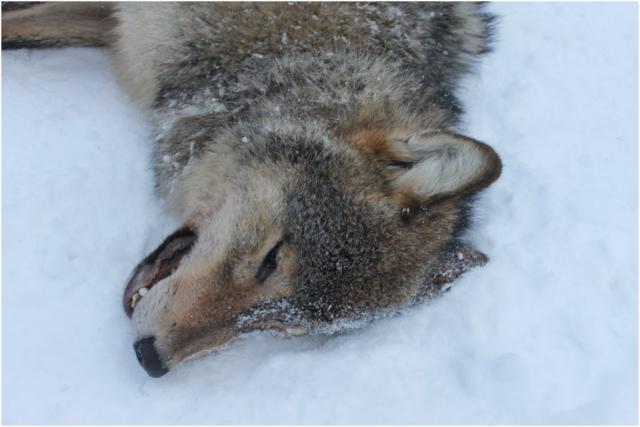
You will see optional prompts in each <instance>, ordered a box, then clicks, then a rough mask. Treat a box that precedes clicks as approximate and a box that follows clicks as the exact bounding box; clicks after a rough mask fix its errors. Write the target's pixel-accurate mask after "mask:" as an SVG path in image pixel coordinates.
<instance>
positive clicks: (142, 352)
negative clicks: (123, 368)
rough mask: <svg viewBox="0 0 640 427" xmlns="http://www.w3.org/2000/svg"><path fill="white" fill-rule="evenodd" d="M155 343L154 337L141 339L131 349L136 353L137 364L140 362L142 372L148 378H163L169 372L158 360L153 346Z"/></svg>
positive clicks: (158, 356)
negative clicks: (146, 374) (144, 372)
mask: <svg viewBox="0 0 640 427" xmlns="http://www.w3.org/2000/svg"><path fill="white" fill-rule="evenodd" d="M155 341H156V338H155V337H147V338H143V339H141V340H139V341H137V342H136V343H135V344H134V345H133V349H134V350H135V352H136V357H137V358H138V362H140V364H141V365H142V367H143V368H144V370H145V371H147V373H148V374H149V375H150V376H152V377H154V378H157V377H161V376H163V375H164V374H166V373H167V372H169V370H168V369H167V368H166V367H165V366H164V364H163V363H162V360H161V359H160V355H159V354H158V350H156V346H155V345H154V343H155Z"/></svg>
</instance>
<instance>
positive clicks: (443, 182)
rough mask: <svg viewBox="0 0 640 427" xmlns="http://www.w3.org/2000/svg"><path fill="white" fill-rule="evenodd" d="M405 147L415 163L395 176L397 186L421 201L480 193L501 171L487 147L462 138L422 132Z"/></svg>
mask: <svg viewBox="0 0 640 427" xmlns="http://www.w3.org/2000/svg"><path fill="white" fill-rule="evenodd" d="M404 144H406V149H407V150H408V151H409V157H410V158H411V159H412V161H413V162H414V164H413V165H412V167H411V168H410V169H408V170H406V171H405V172H404V173H401V174H400V175H399V176H397V177H396V179H395V180H394V181H395V185H396V186H398V187H399V188H403V189H408V190H411V192H413V193H414V194H415V195H416V196H418V197H420V198H430V197H433V196H438V195H443V194H454V193H462V192H466V191H469V190H473V191H479V190H481V189H482V188H484V187H486V186H487V185H489V184H490V183H491V182H493V181H494V180H495V179H496V178H497V176H498V175H499V172H500V160H499V158H498V156H497V154H496V153H495V152H494V151H493V150H492V149H491V148H490V147H489V146H488V145H485V144H482V143H480V142H478V141H475V140H473V139H470V138H467V137H464V136H461V135H456V134H452V133H447V132H432V133H423V134H419V135H415V136H413V137H411V138H409V140H408V141H407V142H405V143H404ZM403 151H404V150H403ZM485 180H486V181H487V182H483V181H485Z"/></svg>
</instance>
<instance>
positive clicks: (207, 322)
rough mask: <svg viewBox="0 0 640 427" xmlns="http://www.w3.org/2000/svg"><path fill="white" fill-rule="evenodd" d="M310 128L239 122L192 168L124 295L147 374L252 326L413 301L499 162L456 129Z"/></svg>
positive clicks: (311, 323)
mask: <svg viewBox="0 0 640 427" xmlns="http://www.w3.org/2000/svg"><path fill="white" fill-rule="evenodd" d="M301 128H302V129H304V130H300V129H294V128H291V127H286V126H283V127H282V128H277V127H271V128H270V129H266V130H262V131H255V130H252V129H244V130H243V129H234V130H229V131H227V132H226V133H225V134H224V135H222V136H220V137H219V138H218V139H217V141H216V144H215V146H214V147H213V148H211V150H210V151H208V152H207V153H206V154H204V155H202V156H201V157H200V159H199V160H198V161H196V162H195V163H193V164H192V165H191V166H189V167H188V168H187V169H186V170H185V172H184V175H183V177H182V179H181V180H180V182H179V183H178V184H177V188H176V191H175V192H174V194H175V195H174V200H173V202H174V204H175V205H176V206H179V207H180V210H181V212H180V213H181V215H182V218H183V219H184V226H183V227H182V228H181V229H180V230H178V231H177V232H176V233H174V234H173V235H171V236H170V237H168V238H167V239H166V240H165V241H164V243H162V244H161V245H160V247H159V248H158V249H156V250H155V251H154V252H152V253H151V254H150V255H149V256H148V257H147V258H145V259H144V260H143V261H142V262H141V263H140V264H139V265H138V267H137V268H136V269H135V270H134V272H133V274H132V277H131V279H130V281H129V285H128V286H127V289H126V291H125V295H124V306H125V310H126V311H127V313H128V314H129V315H131V316H132V321H133V325H134V330H135V335H136V340H137V342H136V345H135V348H136V352H137V355H138V358H139V360H140V362H141V363H142V365H143V366H144V367H145V369H147V371H148V372H149V374H151V375H153V376H159V375H162V374H164V373H165V372H167V371H168V370H169V369H171V368H173V367H174V366H176V365H177V364H178V363H179V362H180V361H182V360H184V359H185V358H187V357H191V356H194V355H196V354H199V353H202V352H205V351H209V350H212V349H216V348H219V347H220V346H222V345H224V344H226V343H228V342H229V341H231V340H232V339H233V338H234V337H237V336H238V335H240V334H241V333H243V332H246V331H250V330H255V329H278V330H281V331H285V332H287V333H290V334H303V333H307V332H310V331H311V330H313V328H314V327H317V326H319V325H331V324H332V323H335V322H339V321H342V320H349V319H356V318H362V317H366V316H370V315H374V314H376V313H378V312H381V311H384V310H387V309H393V308H395V307H399V306H401V305H402V304H404V303H407V302H408V301H411V299H412V298H415V297H416V296H417V295H419V294H420V293H421V287H424V286H425V280H424V278H425V277H430V276H429V275H433V273H434V272H436V271H437V270H438V268H439V266H440V265H442V263H443V262H444V261H443V260H444V259H445V258H446V254H447V251H449V250H450V248H451V247H452V246H451V245H452V243H453V242H454V241H455V238H456V235H457V233H459V231H460V230H461V228H462V227H463V226H464V220H465V216H466V210H467V205H468V200H469V198H470V197H471V196H472V195H473V194H475V193H477V192H478V191H480V190H482V189H483V188H485V187H487V186H488V185H489V184H491V183H492V182H493V181H494V180H495V179H496V178H497V177H498V176H499V174H500V171H501V163H500V159H499V157H498V156H497V154H496V153H495V152H494V151H493V150H492V149H491V148H490V147H489V146H487V145H485V144H483V143H481V142H478V141H475V140H473V139H470V138H467V137H464V136H460V135H457V134H453V133H449V132H444V131H433V132H429V131H426V132H424V131H422V132H420V131H412V130H407V129H374V130H366V131H355V132H349V133H343V134H336V135H333V136H327V134H326V133H325V132H323V131H322V130H320V129H317V130H314V129H313V127H312V126H304V127H301Z"/></svg>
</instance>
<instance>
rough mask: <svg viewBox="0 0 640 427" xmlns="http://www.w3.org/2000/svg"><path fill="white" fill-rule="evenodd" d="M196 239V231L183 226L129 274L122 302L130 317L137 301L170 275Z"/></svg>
mask: <svg viewBox="0 0 640 427" xmlns="http://www.w3.org/2000/svg"><path fill="white" fill-rule="evenodd" d="M196 239H197V235H196V233H195V232H194V231H193V230H191V229H190V228H188V227H184V228H181V229H179V230H178V231H176V232H175V233H173V234H172V235H170V236H169V237H167V238H166V239H165V240H164V242H162V244H161V245H160V246H158V247H157V248H156V250H154V251H153V252H151V253H150V254H149V255H148V256H147V257H146V258H145V259H144V260H142V262H140V264H138V265H137V266H136V268H135V269H134V270H133V273H132V274H131V277H130V279H129V282H128V283H127V287H126V288H125V291H124V296H123V299H122V304H123V307H124V311H125V312H126V313H127V316H129V317H131V315H132V314H133V310H134V309H135V307H136V305H137V304H138V302H139V301H140V300H141V299H142V298H143V297H144V296H145V295H146V294H147V292H149V290H150V289H151V288H152V287H153V286H154V285H155V284H156V283H158V282H160V281H161V280H163V279H166V278H167V277H169V276H171V275H172V274H173V273H174V272H175V271H176V269H177V268H178V266H179V265H180V261H182V258H184V256H185V255H187V254H188V253H189V251H190V250H191V248H192V247H193V244H194V243H195V241H196Z"/></svg>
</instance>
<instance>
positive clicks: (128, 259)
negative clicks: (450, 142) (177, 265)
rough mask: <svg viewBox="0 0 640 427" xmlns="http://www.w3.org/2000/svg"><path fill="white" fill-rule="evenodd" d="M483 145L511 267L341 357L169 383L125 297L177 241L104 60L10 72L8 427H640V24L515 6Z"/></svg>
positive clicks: (17, 63) (15, 61)
mask: <svg viewBox="0 0 640 427" xmlns="http://www.w3.org/2000/svg"><path fill="white" fill-rule="evenodd" d="M491 9H492V10H493V11H495V12H496V13H498V14H499V15H500V23H499V27H498V41H497V43H496V46H495V52H494V53H493V54H492V55H490V56H489V57H487V58H486V60H485V61H483V63H482V64H481V66H480V67H479V68H478V73H477V74H476V75H474V76H472V77H469V78H468V79H467V80H466V81H465V84H464V87H463V88H462V90H461V92H460V93H461V97H462V99H463V101H464V104H465V105H466V107H467V114H466V115H465V125H464V128H463V129H462V130H463V132H465V133H467V134H469V135H470V136H473V137H474V138H477V139H480V140H482V141H485V142H487V143H489V144H491V145H492V146H494V147H495V148H496V150H497V151H498V152H499V154H500V155H501V157H502V159H503V162H504V172H503V176H502V177H501V178H500V180H499V181H498V182H497V183H496V184H494V185H493V186H492V187H491V188H490V189H489V190H488V191H486V192H485V193H484V196H483V197H482V198H481V200H480V201H479V203H478V209H477V215H476V218H475V226H474V228H473V229H472V231H471V232H470V233H469V236H468V239H469V241H471V242H472V243H473V244H475V245H476V246H477V247H478V248H480V249H481V250H483V251H484V252H486V253H487V254H488V255H489V256H490V257H491V261H490V263H489V264H488V265H487V266H486V267H484V268H481V269H476V270H474V271H473V272H471V273H469V274H467V275H466V276H464V278H463V279H461V280H459V282H458V283H457V285H456V286H455V287H454V288H453V289H452V291H451V292H449V293H448V294H446V295H445V296H443V297H441V298H438V299H437V300H434V301H432V302H430V303H427V304H423V305H421V306H419V307H416V308H415V309H412V310H409V311H408V312H407V313H404V314H403V315H401V316H398V317H395V318H393V319H387V320H383V321H380V322H378V323H376V324H374V325H372V326H370V327H367V328H365V329H364V330H359V331H355V332H350V333H348V334H345V335H341V336H335V337H329V338H327V337H312V338H299V339H284V338H279V337H275V336H272V335H269V334H268V333H256V334H253V335H250V336H248V337H247V338H246V339H243V340H241V341H239V342H237V343H236V344H235V345H233V346H232V347H231V348H230V349H228V350H226V351H224V352H222V353H220V354H217V355H211V356H209V357H205V358H203V359H200V360H196V361H193V362H188V363H185V364H184V365H182V366H180V367H179V368H178V369H176V370H175V371H172V372H171V373H170V374H168V375H166V376H165V377H163V378H160V379H152V378H150V377H148V376H147V375H146V374H145V372H144V371H143V370H142V369H141V368H140V366H138V363H137V361H136V359H135V357H134V353H133V351H132V348H131V344H132V338H131V331H130V329H129V324H128V320H127V318H126V317H125V315H124V313H123V311H122V309H121V306H120V298H121V295H122V290H123V286H124V282H125V280H126V279H127V276H128V275H129V273H130V271H131V269H132V268H133V266H134V265H135V264H136V263H137V262H138V261H139V260H140V259H141V258H142V257H143V256H144V255H146V253H147V252H149V251H150V250H151V249H153V248H154V247H155V246H156V245H157V244H158V243H159V242H160V241H161V240H162V238H163V237H164V236H165V234H167V233H168V232H170V231H171V230H172V228H173V226H174V225H175V223H174V222H173V220H172V219H171V218H169V217H168V216H167V215H166V214H165V213H163V210H162V208H161V206H160V205H159V202H157V201H156V200H155V199H154V197H153V195H152V175H151V172H150V170H149V162H148V157H149V153H150V140H151V138H150V136H149V129H148V128H147V125H146V122H145V119H144V118H143V117H142V115H141V114H140V113H139V112H138V111H137V110H136V109H135V108H134V107H133V106H132V105H131V103H130V101H128V100H127V98H126V96H125V95H124V93H123V92H122V90H121V89H120V88H119V87H118V86H117V84H116V82H115V77H114V73H113V70H112V68H111V65H110V62H109V59H108V56H107V54H106V52H104V51H102V50H98V49H64V50H48V51H12V52H3V53H2V63H3V65H2V84H3V95H2V211H3V212H2V214H3V215H2V231H3V240H2V254H3V258H2V267H3V269H2V391H3V393H2V410H3V415H2V421H3V423H39V424H44V423H83V424H91V423H101V424H105V423H109V424H111V423H134V424H135V423H288V424H292V423H314V424H325V423H342V424H348V423H374V424H375V423H396V424H407V423H637V422H638V418H637V399H638V385H637V378H638V370H637V357H638V353H637V349H638V329H637V315H638V291H637V281H638V276H637V273H638V263H637V260H638V253H637V233H638V229H637V213H638V199H637V190H638V188H637V182H638V181H637V174H638V166H637V159H638V146H637V144H638V134H637V126H638V122H637V117H638V98H637V93H638V80H637V79H638V69H637V61H638V56H637V55H638V54H637V47H638V46H637V39H638V33H637V31H638V27H637V21H636V20H637V13H638V11H637V5H636V4H632V3H626V4H594V3H592V4H581V3H573V4H562V3H556V4H546V3H538V4H495V5H492V6H491Z"/></svg>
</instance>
